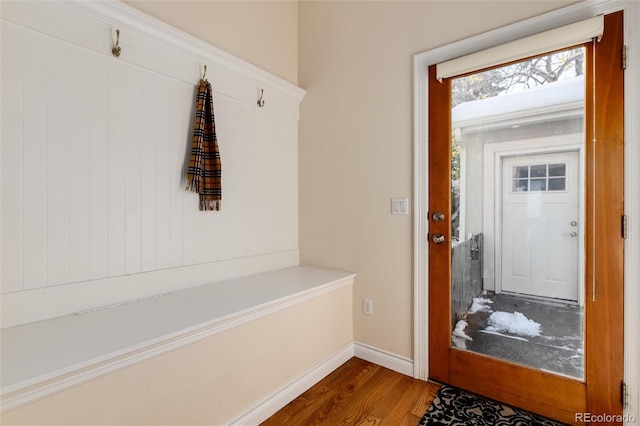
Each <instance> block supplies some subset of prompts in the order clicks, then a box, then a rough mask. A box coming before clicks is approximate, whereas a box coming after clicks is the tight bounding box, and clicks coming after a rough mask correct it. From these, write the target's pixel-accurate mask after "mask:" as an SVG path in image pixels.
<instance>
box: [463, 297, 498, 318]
mask: <svg viewBox="0 0 640 426" xmlns="http://www.w3.org/2000/svg"><path fill="white" fill-rule="evenodd" d="M491 303H493V300H489V299H485V298H483V297H474V298H473V303H472V304H471V307H470V308H469V311H468V312H467V313H469V314H475V313H476V312H491V306H489V305H490V304H491Z"/></svg>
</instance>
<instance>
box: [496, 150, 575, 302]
mask: <svg viewBox="0 0 640 426" xmlns="http://www.w3.org/2000/svg"><path fill="white" fill-rule="evenodd" d="M578 169H579V155H578V151H570V152H559V153H549V154H535V155H526V156H516V157H505V158H503V160H502V244H501V260H502V261H501V264H502V266H501V269H502V271H501V272H502V273H501V276H502V290H503V291H508V292H513V293H520V294H528V295H534V296H542V297H550V298H558V299H565V300H571V301H578V294H579V293H578V290H579V289H578V252H579V251H578V241H579V238H578V237H579V232H580V224H579V220H580V216H579V192H580V191H579V189H580V184H579V178H578V176H579V170H578Z"/></svg>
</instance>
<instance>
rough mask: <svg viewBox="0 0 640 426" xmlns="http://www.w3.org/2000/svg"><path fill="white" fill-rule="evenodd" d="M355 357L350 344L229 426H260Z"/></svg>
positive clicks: (250, 409) (256, 405)
mask: <svg viewBox="0 0 640 426" xmlns="http://www.w3.org/2000/svg"><path fill="white" fill-rule="evenodd" d="M353 356H354V348H353V343H348V344H346V345H345V346H343V347H342V348H341V349H340V350H338V351H337V352H336V353H334V354H332V355H330V356H329V357H328V358H326V359H325V360H324V361H322V362H320V363H318V364H317V365H316V366H314V367H313V368H311V369H310V370H308V371H306V372H304V373H303V374H301V375H300V376H298V377H296V378H295V379H293V380H292V381H290V382H289V383H287V384H286V385H285V386H283V387H282V388H280V389H279V390H278V391H276V392H274V393H273V394H272V395H269V396H268V397H267V398H265V399H264V400H262V401H260V402H258V403H257V404H255V405H254V406H252V407H250V408H249V409H248V410H247V411H245V412H244V413H243V414H241V415H240V416H238V417H236V418H235V419H234V420H232V421H231V422H229V424H230V425H238V426H240V425H242V426H253V425H259V424H260V423H262V422H263V421H265V420H267V419H268V418H269V417H271V416H272V415H274V414H275V413H276V412H278V410H280V409H281V408H282V407H284V406H285V405H287V404H288V403H290V402H291V401H293V400H294V399H296V398H297V397H298V396H300V395H301V394H303V393H304V392H305V391H307V390H308V389H309V388H311V387H312V386H313V385H315V384H316V383H318V382H319V381H320V380H322V379H324V378H325V377H326V376H328V375H329V374H331V372H333V371H334V370H335V369H336V368H338V367H340V366H341V365H342V364H344V363H345V362H347V361H348V360H350V359H351V358H353Z"/></svg>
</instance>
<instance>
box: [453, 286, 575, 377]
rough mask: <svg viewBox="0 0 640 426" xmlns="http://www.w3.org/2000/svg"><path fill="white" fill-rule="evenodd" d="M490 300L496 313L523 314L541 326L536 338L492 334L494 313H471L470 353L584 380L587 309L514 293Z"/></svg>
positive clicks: (469, 316) (497, 296)
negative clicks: (585, 313) (585, 318)
mask: <svg viewBox="0 0 640 426" xmlns="http://www.w3.org/2000/svg"><path fill="white" fill-rule="evenodd" d="M483 297H484V298H485V299H490V300H492V301H493V304H491V305H490V307H491V311H492V312H498V311H501V312H509V313H513V312H520V313H522V314H523V315H525V316H526V317H527V318H529V319H531V320H533V321H535V322H537V323H539V324H540V325H541V335H540V336H535V337H528V336H517V335H510V334H509V333H502V334H503V335H497V334H489V333H487V332H484V331H483V330H484V329H485V328H486V327H487V326H488V324H487V320H488V318H489V316H490V315H491V313H492V312H476V313H474V314H469V315H468V318H467V322H468V324H469V325H468V327H467V329H466V330H465V332H466V334H467V335H468V336H469V337H471V338H472V339H473V340H472V341H469V342H467V350H470V351H473V352H477V353H480V354H483V355H489V356H492V357H496V358H500V359H503V360H506V361H510V362H514V363H518V364H524V365H526V366H530V367H534V368H537V369H541V370H546V371H551V372H554V373H559V374H563V375H566V376H569V377H573V378H578V379H582V378H583V373H584V357H583V324H584V315H583V309H582V308H581V307H579V306H577V305H575V304H569V303H566V302H563V301H556V300H548V301H547V300H541V299H533V298H527V297H523V296H519V295H514V294H505V293H501V294H494V295H491V296H489V295H487V296H483Z"/></svg>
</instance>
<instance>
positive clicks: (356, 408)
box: [262, 358, 440, 426]
mask: <svg viewBox="0 0 640 426" xmlns="http://www.w3.org/2000/svg"><path fill="white" fill-rule="evenodd" d="M439 388H440V385H438V384H436V383H431V382H425V381H422V380H416V379H413V378H411V377H408V376H405V375H404V374H400V373H397V372H395V371H392V370H389V369H387V368H384V367H381V366H379V365H376V364H373V363H370V362H367V361H363V360H361V359H359V358H351V359H350V360H349V361H347V362H346V363H344V364H343V365H342V366H340V367H338V368H337V369H336V370H335V371H334V372H333V373H331V374H330V375H328V376H327V377H325V378H324V379H322V380H321V381H320V382H318V383H317V384H316V385H315V386H313V387H311V388H310V389H309V390H307V391H306V392H305V393H303V394H302V395H300V396H299V397H298V398H296V399H295V400H293V401H292V402H290V403H289V404H288V405H286V406H285V407H283V408H282V409H281V410H280V411H278V412H277V413H276V414H274V415H273V416H271V417H270V418H269V419H267V420H266V421H265V422H263V423H262V426H271V425H273V426H285V425H292V426H293V425H295V426H298V425H305V426H306V425H357V426H365V425H366V426H374V425H394V426H395V425H412V426H416V425H417V424H418V422H419V421H420V418H421V417H422V416H423V415H424V413H425V412H426V411H427V408H428V407H429V404H431V401H432V400H433V398H434V397H435V395H436V392H437V391H438V389H439Z"/></svg>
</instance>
